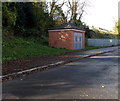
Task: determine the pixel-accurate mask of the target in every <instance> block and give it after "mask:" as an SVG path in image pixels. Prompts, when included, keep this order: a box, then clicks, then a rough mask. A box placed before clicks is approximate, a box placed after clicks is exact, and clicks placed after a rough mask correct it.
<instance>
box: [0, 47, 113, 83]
mask: <svg viewBox="0 0 120 101" xmlns="http://www.w3.org/2000/svg"><path fill="white" fill-rule="evenodd" d="M114 50H115V49H113V50H109V51H104V52H99V53H96V54H92V55H84V56H83V57H79V58H76V59H71V60H68V61H60V62H56V63H53V64H48V65H45V66H41V67H35V68H32V69H28V70H24V71H20V72H16V73H12V74H8V75H3V76H0V79H2V82H4V81H8V80H12V79H15V78H18V77H23V76H27V75H29V74H32V73H35V72H39V71H43V70H47V69H50V68H53V67H56V66H60V65H64V64H67V63H70V62H75V61H78V60H81V59H84V58H89V57H92V56H96V55H99V54H104V53H108V52H112V51H114Z"/></svg>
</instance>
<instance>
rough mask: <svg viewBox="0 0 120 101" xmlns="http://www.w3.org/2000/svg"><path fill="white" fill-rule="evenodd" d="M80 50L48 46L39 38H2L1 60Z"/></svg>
mask: <svg viewBox="0 0 120 101" xmlns="http://www.w3.org/2000/svg"><path fill="white" fill-rule="evenodd" d="M96 48H100V47H87V48H85V49H81V50H90V49H96ZM73 51H80V50H67V49H61V48H53V47H49V46H48V43H47V41H46V40H45V39H40V38H31V39H25V38H14V39H9V40H5V41H4V40H3V43H2V61H3V62H4V61H10V60H18V59H24V58H32V57H39V56H50V55H56V54H64V53H66V52H73Z"/></svg>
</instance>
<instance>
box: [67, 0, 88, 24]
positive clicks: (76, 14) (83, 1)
mask: <svg viewBox="0 0 120 101" xmlns="http://www.w3.org/2000/svg"><path fill="white" fill-rule="evenodd" d="M66 6H67V8H68V10H67V11H66V13H65V15H66V17H67V18H68V19H69V22H74V21H75V20H77V19H79V20H81V18H82V16H83V14H84V12H85V8H86V7H87V6H88V0H72V1H71V0H67V3H66Z"/></svg>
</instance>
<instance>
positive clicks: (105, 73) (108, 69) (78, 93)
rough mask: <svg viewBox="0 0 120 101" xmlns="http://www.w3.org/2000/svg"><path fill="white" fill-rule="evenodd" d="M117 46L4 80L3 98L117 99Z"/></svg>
mask: <svg viewBox="0 0 120 101" xmlns="http://www.w3.org/2000/svg"><path fill="white" fill-rule="evenodd" d="M118 57H119V56H118V50H115V51H114V52H110V53H105V54H102V55H97V56H93V57H90V58H86V59H83V60H80V61H77V62H72V63H68V64H66V65H64V66H60V67H58V68H53V69H49V70H47V71H42V72H39V73H36V74H32V75H29V76H26V77H22V78H18V79H15V80H12V81H7V82H4V83H3V99H118Z"/></svg>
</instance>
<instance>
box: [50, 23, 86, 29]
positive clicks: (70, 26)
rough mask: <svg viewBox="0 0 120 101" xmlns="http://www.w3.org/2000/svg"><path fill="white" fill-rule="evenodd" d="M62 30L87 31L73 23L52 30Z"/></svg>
mask: <svg viewBox="0 0 120 101" xmlns="http://www.w3.org/2000/svg"><path fill="white" fill-rule="evenodd" d="M60 29H77V30H83V31H85V30H84V29H82V28H80V27H77V26H75V25H74V24H72V23H63V24H61V25H57V26H54V27H53V28H51V29H50V30H60Z"/></svg>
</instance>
